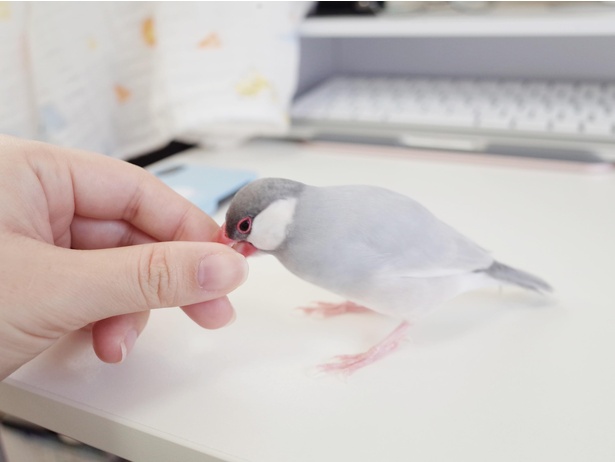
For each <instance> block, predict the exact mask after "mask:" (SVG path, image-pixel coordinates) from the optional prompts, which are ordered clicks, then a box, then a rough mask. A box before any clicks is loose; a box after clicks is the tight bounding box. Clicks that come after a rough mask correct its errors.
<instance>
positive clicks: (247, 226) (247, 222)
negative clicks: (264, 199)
mask: <svg viewBox="0 0 615 462" xmlns="http://www.w3.org/2000/svg"><path fill="white" fill-rule="evenodd" d="M251 229H252V217H245V218H242V219H241V220H240V221H239V223H237V231H239V232H240V233H241V234H248V233H249V232H250V230H251Z"/></svg>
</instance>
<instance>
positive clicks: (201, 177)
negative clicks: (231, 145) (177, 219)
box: [151, 163, 257, 215]
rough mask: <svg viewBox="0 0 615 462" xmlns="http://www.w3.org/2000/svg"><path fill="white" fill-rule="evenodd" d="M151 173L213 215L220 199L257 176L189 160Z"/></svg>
mask: <svg viewBox="0 0 615 462" xmlns="http://www.w3.org/2000/svg"><path fill="white" fill-rule="evenodd" d="M151 172H152V173H153V174H154V175H156V176H157V177H158V178H160V179H161V180H162V181H163V182H164V183H166V184H167V185H168V186H170V187H171V188H173V190H175V192H177V193H178V194H181V195H182V196H184V197H185V198H186V199H188V200H189V201H190V202H192V203H193V204H195V205H196V206H197V207H199V208H200V209H201V210H203V211H204V212H205V213H207V214H209V215H212V214H214V213H215V212H216V211H217V210H218V208H219V207H220V204H221V203H222V202H223V201H224V200H226V199H228V198H230V197H231V196H233V195H234V194H235V193H236V192H237V191H239V189H241V187H242V186H245V185H246V184H248V183H249V182H250V181H252V180H254V179H256V176H257V175H256V173H255V172H252V171H250V170H241V169H229V168H219V167H209V166H203V165H194V164H190V163H181V164H176V165H171V166H166V167H161V168H159V169H152V170H151Z"/></svg>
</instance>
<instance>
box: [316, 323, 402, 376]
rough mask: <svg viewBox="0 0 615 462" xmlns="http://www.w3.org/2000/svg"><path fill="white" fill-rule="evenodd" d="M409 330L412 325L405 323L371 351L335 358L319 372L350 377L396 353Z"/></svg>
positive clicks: (321, 367) (319, 367)
mask: <svg viewBox="0 0 615 462" xmlns="http://www.w3.org/2000/svg"><path fill="white" fill-rule="evenodd" d="M409 328H410V323H409V322H407V321H404V322H402V323H401V324H400V325H399V326H397V328H395V330H394V331H393V332H391V333H390V334H389V335H387V336H386V337H385V338H384V339H383V340H382V341H380V342H379V343H377V344H376V345H374V346H373V347H371V348H370V349H369V350H367V351H365V352H363V353H359V354H355V355H340V356H335V357H334V358H333V360H332V361H331V362H328V363H325V364H321V365H320V366H318V371H319V372H341V373H344V374H346V375H350V374H352V373H353V372H356V371H357V370H359V369H361V368H362V367H365V366H368V365H370V364H372V363H374V362H376V361H378V360H380V359H382V358H384V357H385V356H386V355H388V354H389V353H391V352H393V351H395V350H396V349H397V347H399V345H400V343H401V342H402V340H404V339H405V338H406V334H407V333H408V329H409Z"/></svg>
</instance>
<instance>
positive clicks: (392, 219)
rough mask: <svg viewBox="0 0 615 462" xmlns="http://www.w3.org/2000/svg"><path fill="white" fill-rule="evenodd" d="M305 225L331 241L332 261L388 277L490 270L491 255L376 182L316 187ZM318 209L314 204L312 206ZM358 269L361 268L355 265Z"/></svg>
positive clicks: (316, 236) (403, 197) (322, 238)
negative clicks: (313, 214)
mask: <svg viewBox="0 0 615 462" xmlns="http://www.w3.org/2000/svg"><path fill="white" fill-rule="evenodd" d="M313 196H314V197H312V198H311V201H312V204H307V205H308V206H309V208H310V209H311V210H318V214H317V215H318V217H320V219H319V220H314V219H313V218H310V220H309V221H310V224H308V223H305V222H304V223H302V224H300V226H305V227H307V228H308V229H309V230H310V231H309V232H313V233H314V236H313V238H316V239H319V240H321V242H322V241H328V242H329V243H330V244H329V247H328V248H327V249H326V252H329V253H330V254H331V255H329V257H328V258H329V259H330V260H331V259H336V260H338V261H340V262H348V261H351V262H355V265H357V266H361V267H367V268H369V271H370V272H372V274H374V273H381V274H383V275H387V276H389V277H391V276H392V277H413V278H426V277H441V276H450V275H454V274H461V273H468V272H472V271H476V270H481V269H485V268H488V267H489V266H490V265H491V263H492V262H493V258H492V257H491V255H490V254H489V253H488V252H487V251H485V250H484V249H482V248H481V247H480V246H478V245H477V244H475V243H474V242H473V241H471V240H470V239H468V238H466V237H465V236H463V235H462V234H461V233H459V232H458V231H456V230H455V229H454V228H452V227H451V226H449V225H447V224H446V223H444V222H442V221H440V220H439V219H438V218H437V217H435V216H434V215H433V214H432V213H431V212H429V211H428V210H427V209H426V208H425V207H423V206H422V205H420V204H419V203H418V202H416V201H414V200H412V199H410V198H408V197H406V196H403V195H401V194H398V193H395V192H392V191H389V190H387V189H383V188H377V187H372V186H338V187H331V188H317V193H315V194H313ZM314 207H316V208H314ZM357 270H360V268H357Z"/></svg>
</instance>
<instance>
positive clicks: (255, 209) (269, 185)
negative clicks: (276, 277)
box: [218, 178, 305, 256]
mask: <svg viewBox="0 0 615 462" xmlns="http://www.w3.org/2000/svg"><path fill="white" fill-rule="evenodd" d="M304 187H305V185H304V184H302V183H298V182H296V181H292V180H286V179H283V178H263V179H260V180H256V181H253V182H252V183H250V184H248V185H247V186H245V187H244V188H242V189H241V190H240V191H239V192H238V193H237V194H236V195H235V197H234V198H233V200H232V201H231V204H230V206H229V209H228V211H227V213H226V222H225V223H224V224H223V225H222V228H221V231H220V236H219V239H218V241H219V242H222V243H224V244H230V245H231V246H232V247H233V248H234V249H235V250H237V251H238V252H239V253H241V254H242V255H244V256H249V255H252V254H253V253H255V252H256V251H257V250H261V251H265V252H273V251H275V250H277V249H278V248H279V247H280V246H281V245H282V244H283V243H284V241H285V240H286V237H287V235H288V231H289V229H290V226H291V224H292V221H293V216H294V213H295V208H296V206H297V201H298V198H299V195H300V193H301V191H302V190H303V188H304Z"/></svg>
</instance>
